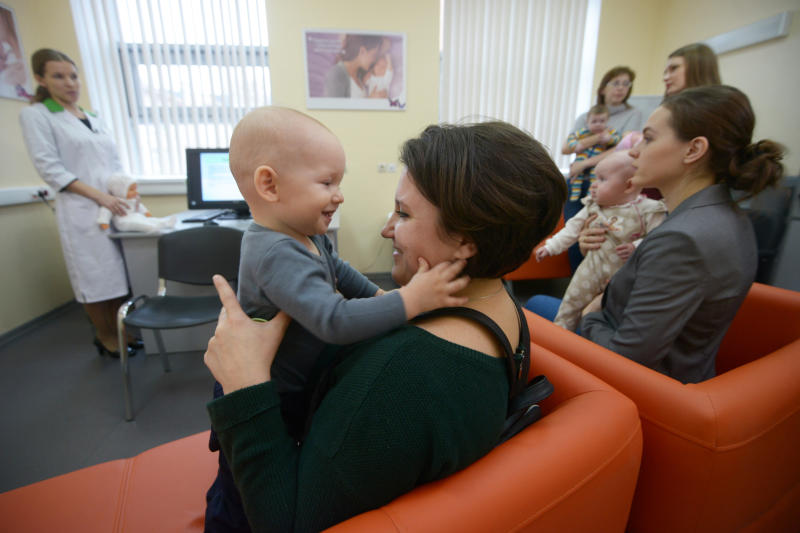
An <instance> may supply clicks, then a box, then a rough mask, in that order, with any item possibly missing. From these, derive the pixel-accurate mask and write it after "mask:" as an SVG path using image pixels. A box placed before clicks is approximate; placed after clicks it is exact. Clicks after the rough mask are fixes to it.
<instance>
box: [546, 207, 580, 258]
mask: <svg viewBox="0 0 800 533" xmlns="http://www.w3.org/2000/svg"><path fill="white" fill-rule="evenodd" d="M588 216H589V210H588V209H587V208H586V207H585V206H584V207H583V208H582V209H581V210H580V211H578V212H577V213H576V214H575V216H574V217H572V218H571V219H569V220H567V223H566V224H565V225H564V227H563V228H561V230H560V231H559V232H558V233H556V234H555V235H553V236H552V237H550V238H549V239H547V240H546V241H545V243H544V245H543V246H542V248H545V247H546V248H547V255H558V254H560V253H563V252H564V251H566V249H567V248H569V247H570V246H572V245H573V244H575V243H576V242H578V237H579V236H580V234H581V229H582V228H583V224H584V222H586V218H587V217H588ZM542 248H539V249H540V250H541V249H542ZM536 258H537V260H540V259H539V257H538V251H537V257H536Z"/></svg>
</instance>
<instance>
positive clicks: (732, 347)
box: [528, 283, 800, 533]
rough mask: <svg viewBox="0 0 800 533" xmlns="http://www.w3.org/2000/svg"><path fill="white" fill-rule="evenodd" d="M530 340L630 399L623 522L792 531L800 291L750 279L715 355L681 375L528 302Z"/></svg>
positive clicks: (799, 508)
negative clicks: (627, 510) (636, 425)
mask: <svg viewBox="0 0 800 533" xmlns="http://www.w3.org/2000/svg"><path fill="white" fill-rule="evenodd" d="M528 324H529V326H530V329H531V338H532V341H533V342H535V343H538V344H541V345H542V346H544V347H546V348H548V349H550V350H552V351H553V352H555V353H557V354H559V355H560V356H562V357H564V358H566V359H567V360H569V361H571V362H573V363H575V364H576V365H578V366H580V367H581V368H584V369H586V370H588V371H589V372H591V373H592V374H594V375H595V376H598V377H599V378H600V379H602V380H603V381H605V382H606V383H608V384H610V385H611V386H613V387H615V388H616V389H617V390H619V391H620V392H622V393H623V394H625V395H626V396H628V397H629V398H631V399H632V400H633V401H634V402H635V403H636V405H637V406H638V408H639V413H640V417H641V420H642V431H643V434H644V451H643V454H642V466H641V472H640V475H639V483H638V485H637V488H636V494H635V496H634V501H633V507H632V509H631V516H630V522H629V524H628V530H629V531H632V532H643V531H647V532H660V531H663V532H676V531H680V532H702V533H713V532H723V531H724V532H729V531H763V532H778V531H781V532H783V531H800V293H798V292H794V291H788V290H784V289H779V288H775V287H770V286H767V285H761V284H758V283H755V284H753V287H752V288H751V290H750V292H749V294H748V296H747V298H746V299H745V301H744V303H743V305H742V307H741V309H740V311H739V313H738V314H737V316H736V318H735V320H734V322H733V323H732V325H731V327H730V329H729V330H728V333H727V335H726V337H725V339H724V342H723V343H722V345H721V347H720V350H719V353H718V356H717V372H718V374H717V376H716V377H714V378H713V379H710V380H708V381H705V382H702V383H697V384H687V385H684V384H682V383H680V382H678V381H676V380H674V379H671V378H669V377H667V376H664V375H662V374H659V373H658V372H655V371H653V370H650V369H648V368H646V367H644V366H642V365H639V364H638V363H635V362H633V361H631V360H629V359H626V358H624V357H621V356H619V355H617V354H615V353H612V352H610V351H608V350H606V349H604V348H601V347H599V346H597V345H596V344H593V343H591V342H589V341H587V340H585V339H583V338H581V337H579V336H578V335H575V334H573V333H571V332H568V331H565V330H563V329H561V328H559V327H558V326H556V325H554V324H553V323H551V322H549V321H547V320H545V319H543V318H541V317H538V316H536V315H533V314H532V313H529V317H528Z"/></svg>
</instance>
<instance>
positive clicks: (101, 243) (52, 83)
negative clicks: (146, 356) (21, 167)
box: [20, 48, 131, 357]
mask: <svg viewBox="0 0 800 533" xmlns="http://www.w3.org/2000/svg"><path fill="white" fill-rule="evenodd" d="M31 64H32V68H33V73H34V77H35V78H36V81H37V82H38V84H39V87H38V88H37V90H36V95H35V96H34V98H33V102H32V105H31V106H30V107H27V108H25V109H23V110H22V112H21V113H20V124H21V126H22V133H23V137H24V139H25V144H26V146H27V148H28V153H29V154H30V156H31V160H32V161H33V165H34V167H36V170H37V171H38V172H39V175H40V176H41V177H42V179H44V181H45V182H47V184H48V185H50V187H51V188H52V189H53V190H55V191H56V219H57V220H58V229H59V234H60V236H61V246H62V249H63V251H64V260H65V262H66V264H67V270H68V273H69V279H70V282H71V283H72V289H73V291H74V292H75V299H76V300H77V301H78V302H80V303H82V304H83V306H84V309H85V310H86V313H87V314H88V315H89V319H90V320H91V322H92V324H93V325H94V327H95V330H96V337H95V339H94V344H95V346H96V347H97V350H98V352H99V353H100V354H101V355H103V354H108V355H111V356H117V357H118V356H119V351H118V349H117V328H116V311H117V309H118V308H119V305H120V304H121V302H122V299H123V297H124V296H126V295H127V294H128V280H127V275H126V273H125V263H124V261H123V258H122V254H121V252H120V250H119V246H118V244H117V243H116V242H114V241H112V240H111V239H110V238H109V237H108V236H107V235H106V234H105V233H103V232H102V231H101V229H100V226H99V225H98V224H97V215H98V211H99V209H100V207H106V208H108V209H109V210H110V211H111V212H112V213H114V214H117V215H124V214H125V209H126V207H125V204H124V202H123V201H122V200H121V199H120V198H117V197H115V196H113V195H111V194H109V193H108V192H107V190H108V189H107V187H106V181H107V180H108V178H109V177H110V176H111V175H112V174H114V173H119V172H121V171H122V170H123V169H122V167H121V164H120V160H119V155H118V153H117V148H116V146H115V145H114V142H113V141H112V140H111V138H110V137H109V135H108V133H107V131H106V129H105V127H104V126H103V124H102V123H101V122H100V121H99V119H98V118H97V117H96V116H95V115H93V114H91V113H88V112H86V111H84V110H83V109H82V108H80V107H78V104H77V102H78V97H79V95H80V82H79V80H78V71H77V68H76V66H75V63H74V61H72V60H71V59H70V58H69V57H67V56H66V55H65V54H63V53H61V52H58V51H56V50H51V49H47V48H45V49H42V50H38V51H37V52H35V53H34V54H33V56H32V58H31ZM128 349H129V352H130V351H131V348H128Z"/></svg>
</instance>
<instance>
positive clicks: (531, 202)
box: [400, 122, 567, 278]
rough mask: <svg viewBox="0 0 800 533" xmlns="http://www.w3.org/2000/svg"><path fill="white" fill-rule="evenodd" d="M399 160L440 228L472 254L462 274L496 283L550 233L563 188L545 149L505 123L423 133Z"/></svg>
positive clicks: (408, 143)
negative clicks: (433, 209)
mask: <svg viewBox="0 0 800 533" xmlns="http://www.w3.org/2000/svg"><path fill="white" fill-rule="evenodd" d="M400 160H401V161H402V162H403V163H404V164H405V165H406V167H407V168H408V174H409V177H410V178H411V179H412V180H413V181H414V183H415V185H416V186H417V188H418V189H419V191H420V192H421V193H422V195H423V196H424V197H425V198H426V199H427V200H428V201H429V202H431V203H432V204H433V205H435V206H436V207H437V208H438V209H439V221H440V228H441V229H442V230H443V231H444V232H445V233H446V234H449V235H460V236H462V237H464V238H466V239H468V240H470V241H471V242H473V243H474V244H475V246H476V248H477V253H476V255H475V256H473V257H472V258H470V260H469V261H468V262H467V266H466V268H465V270H464V272H465V273H466V274H468V275H469V276H471V277H473V278H496V277H500V276H502V275H503V274H506V273H508V272H511V271H512V270H514V269H516V268H517V267H519V266H520V265H521V264H522V263H524V262H525V261H526V260H528V258H529V257H530V255H531V252H532V251H533V248H534V246H536V244H538V243H539V242H541V240H542V239H543V238H544V237H546V236H547V235H549V234H550V233H551V232H552V231H553V229H554V228H555V226H556V223H557V222H558V219H559V217H560V216H561V211H562V209H563V207H564V201H565V200H566V196H567V188H566V184H565V181H564V176H563V175H562V174H561V172H560V171H559V170H558V167H556V165H555V163H553V160H552V159H551V158H550V156H549V155H548V154H547V151H546V150H545V149H544V147H543V146H542V145H541V144H539V142H538V141H536V140H535V139H534V138H533V137H531V136H530V135H528V134H527V133H525V132H523V131H522V130H520V129H518V128H516V127H515V126H512V125H511V124H507V123H505V122H483V123H478V124H469V125H446V124H445V125H441V126H428V127H427V128H426V129H425V131H423V132H422V134H421V135H420V136H419V137H417V138H415V139H410V140H408V141H406V143H405V144H404V145H403V148H402V150H401V155H400Z"/></svg>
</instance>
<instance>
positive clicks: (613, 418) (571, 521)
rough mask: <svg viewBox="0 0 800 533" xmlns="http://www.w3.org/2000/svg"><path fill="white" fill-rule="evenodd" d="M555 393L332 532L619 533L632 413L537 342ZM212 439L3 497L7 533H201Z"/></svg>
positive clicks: (634, 428) (540, 369)
mask: <svg viewBox="0 0 800 533" xmlns="http://www.w3.org/2000/svg"><path fill="white" fill-rule="evenodd" d="M533 354H534V355H533V357H534V359H533V362H534V371H535V372H537V373H545V374H546V375H547V376H548V377H549V378H550V380H551V381H552V382H553V384H554V385H555V393H554V394H553V395H552V396H551V397H550V398H548V399H547V401H546V402H544V403H543V405H542V407H543V410H544V411H545V417H544V418H542V419H541V420H539V421H538V422H536V424H534V425H532V426H531V427H529V428H527V429H525V430H524V431H523V432H522V433H520V434H519V435H517V436H515V437H514V438H513V439H511V440H509V441H507V442H505V443H504V444H502V445H501V446H499V447H497V448H496V449H495V450H493V451H492V452H491V453H489V454H488V455H487V456H486V457H484V458H482V459H481V460H480V461H478V462H477V463H475V464H473V465H472V466H470V467H468V468H466V469H464V470H462V471H461V472H458V473H456V474H454V475H452V476H450V477H448V478H446V479H443V480H440V481H438V482H435V483H430V484H428V485H424V486H422V487H418V488H417V489H415V490H413V491H412V492H410V493H408V494H406V495H404V496H401V497H400V498H397V499H396V500H395V501H393V502H391V503H389V504H387V505H385V506H384V507H382V508H380V509H378V510H374V511H370V512H367V513H364V514H362V515H359V516H356V517H354V518H352V519H350V520H347V521H345V522H343V523H342V524H339V525H337V526H334V527H333V528H331V531H334V532H337V533H342V532H349V531H358V532H362V531H369V532H371V533H372V532H381V531H413V532H424V531H430V532H441V531H460V532H473V531H474V532H481V533H483V532H486V531H492V532H499V531H534V530H535V531H537V532H548V531H550V532H554V533H555V532H564V531H593V532H601V533H602V532H622V531H623V530H624V528H625V523H626V521H627V518H628V512H629V510H630V505H631V500H632V498H633V490H634V487H635V485H636V478H637V474H638V471H639V461H640V459H641V450H642V448H641V446H642V434H641V426H640V423H639V418H638V416H637V413H636V407H635V406H634V405H633V403H632V402H631V401H630V400H629V399H627V398H625V397H624V396H622V395H621V394H619V393H618V392H617V391H615V390H613V389H611V388H610V387H609V386H608V385H606V384H604V383H603V382H601V381H600V380H598V379H597V378H595V377H593V376H591V375H590V374H588V373H587V372H585V371H583V370H581V369H579V368H577V367H576V366H574V365H572V364H570V363H569V362H567V361H564V360H563V359H561V358H559V357H557V356H555V355H554V354H552V353H550V352H548V351H547V350H544V349H542V348H539V347H535V346H534V352H533ZM207 443H208V433H207V432H204V433H200V434H197V435H194V436H191V437H187V438H185V439H180V440H177V441H174V442H170V443H167V444H164V445H162V446H159V447H156V448H153V449H151V450H148V451H146V452H143V453H142V454H139V455H138V456H136V457H134V458H131V459H120V460H117V461H110V462H107V463H103V464H100V465H96V466H91V467H88V468H84V469H82V470H78V471H76V472H72V473H69V474H65V475H63V476H58V477H55V478H52V479H47V480H45V481H41V482H39V483H34V484H32V485H28V486H26V487H22V488H19V489H15V490H12V491H9V492H6V493H3V494H0V516H2V521H3V522H2V523H3V526H4V527H5V528H6V529H7V530H8V531H42V532H45V531H48V532H49V531H80V532H81V533H94V532H97V533H101V532H102V533H108V532H112V531H113V532H117V531H126V532H138V531H141V532H147V533H149V532H151V531H158V532H160V533H169V532H192V531H197V532H200V531H202V529H203V518H204V512H205V497H204V495H205V492H206V490H207V489H208V487H209V485H210V484H211V482H212V480H213V478H214V475H215V474H216V467H217V461H216V455H215V454H212V453H210V452H209V451H208V446H207Z"/></svg>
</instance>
